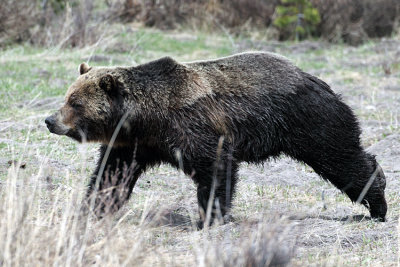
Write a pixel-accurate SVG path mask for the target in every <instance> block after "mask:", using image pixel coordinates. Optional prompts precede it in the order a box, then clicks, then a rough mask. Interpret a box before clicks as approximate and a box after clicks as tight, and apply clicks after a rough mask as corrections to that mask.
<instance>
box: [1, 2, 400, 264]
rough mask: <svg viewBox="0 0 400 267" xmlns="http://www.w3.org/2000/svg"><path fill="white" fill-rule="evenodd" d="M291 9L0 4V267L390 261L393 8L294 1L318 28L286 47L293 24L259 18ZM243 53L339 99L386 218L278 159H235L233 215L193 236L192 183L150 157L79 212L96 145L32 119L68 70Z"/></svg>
mask: <svg viewBox="0 0 400 267" xmlns="http://www.w3.org/2000/svg"><path fill="white" fill-rule="evenodd" d="M300 2H302V1H297V2H296V1H291V2H290V3H288V2H286V3H285V2H280V1H257V0H254V1H250V0H233V1H223V0H213V1H211V0H210V1H205V0H204V1H191V0H188V1H183V0H182V1H179V0H157V1H138V0H115V1H114V0H109V1H100V0H98V1H89V0H83V1H62V0H47V1H46V0H41V1H27V0H22V1H11V0H2V1H1V2H0V44H1V48H0V65H1V68H0V266H18V265H20V266H31V265H45V266H47V265H54V266H58V265H62V266H88V265H101V266H118V265H126V266H188V265H192V266H273V265H281V266H285V265H288V266H396V265H398V264H399V263H400V262H399V245H398V244H399V243H398V240H399V239H398V237H399V234H400V230H399V220H398V218H399V212H400V206H399V202H400V194H399V192H400V182H399V181H400V179H399V178H400V177H399V174H400V164H399V162H400V154H399V151H400V127H399V121H400V86H399V85H400V35H399V27H398V19H399V13H398V10H399V3H398V1H396V0H375V1H373V0H364V1H361V0H360V1H358V0H321V1H317V0H310V1H305V2H307V3H311V4H312V6H311V7H312V8H316V9H317V10H318V14H319V17H320V21H319V22H318V23H316V24H315V25H314V26H313V28H312V30H311V31H310V34H309V35H306V36H303V37H302V38H306V40H304V41H303V42H296V41H294V39H295V32H293V31H291V30H290V29H289V28H291V27H294V26H293V25H297V22H296V24H291V25H290V26H288V27H286V28H285V27H284V28H285V30H283V29H280V28H279V27H277V26H274V22H275V23H276V21H277V20H279V18H280V15H279V14H278V13H279V12H277V7H279V6H281V7H290V6H293V3H295V4H296V3H300ZM315 21H317V20H315ZM305 22H306V21H304V23H303V24H302V25H304V27H309V26H307V24H306V23H305ZM286 30H287V31H288V33H286V32H285V31H286ZM293 34H294V35H293ZM281 36H283V37H281ZM286 38H288V39H289V40H288V41H285V42H279V41H278V40H279V39H286ZM302 38H299V39H302ZM347 43H350V44H358V46H357V47H353V46H349V45H347ZM249 50H262V51H271V52H276V53H280V54H282V55H285V56H286V57H288V58H289V59H290V60H291V61H293V62H294V63H295V64H296V65H298V66H299V67H301V68H302V69H303V70H305V71H307V72H310V73H312V74H314V75H316V76H318V77H320V78H322V79H323V80H325V81H326V82H327V83H329V84H330V85H331V86H332V89H333V90H334V91H335V92H337V93H340V94H341V95H342V98H343V100H344V101H345V102H346V103H348V104H349V105H350V106H351V107H352V108H353V110H354V111H355V113H356V114H357V116H358V117H359V120H360V122H361V126H362V130H363V135H362V142H363V145H364V146H365V147H366V148H367V149H368V151H370V152H371V153H374V154H377V159H378V161H379V163H380V165H381V166H382V167H383V169H384V171H385V173H386V177H387V191H386V192H387V193H386V196H387V200H388V205H389V212H388V216H387V219H388V221H387V222H386V223H377V222H375V221H372V220H370V219H369V218H368V217H364V215H368V211H367V210H366V209H365V208H363V207H361V206H358V205H353V204H352V203H351V202H350V201H349V200H348V199H347V198H346V197H345V196H344V195H343V194H341V193H340V192H339V191H338V190H336V189H335V188H334V187H333V186H332V185H330V184H328V183H326V182H325V181H322V180H321V179H320V178H319V177H318V176H317V175H316V174H315V173H314V172H313V171H312V169H310V168H309V167H308V166H305V165H304V164H301V163H298V162H294V161H292V160H291V159H289V158H286V157H281V158H279V159H277V160H272V161H270V162H266V163H265V164H263V165H259V166H253V165H246V164H243V165H242V166H241V171H240V182H239V185H238V193H237V195H236V198H235V203H234V208H233V210H232V216H233V220H232V222H229V223H226V224H225V225H216V226H213V227H211V228H209V229H205V230H202V231H198V230H197V229H196V227H195V221H196V220H197V219H198V215H197V211H196V208H197V203H196V197H195V195H196V192H195V187H194V185H193V184H192V182H191V180H190V179H189V178H187V177H185V176H184V175H183V174H182V173H181V172H178V171H176V170H174V169H171V168H170V167H168V166H164V165H163V166H160V167H158V168H154V169H152V170H150V171H149V172H148V173H146V175H145V176H143V177H141V179H140V180H139V181H138V184H137V186H136V187H135V189H134V191H133V194H132V197H131V200H130V201H129V203H127V205H125V206H124V207H123V209H122V210H121V211H120V212H119V213H117V214H116V215H115V216H110V217H107V218H105V219H104V220H101V221H97V220H95V219H93V218H91V217H90V218H89V219H88V221H87V222H82V221H80V220H79V218H78V217H77V216H76V213H77V211H78V210H79V206H80V199H81V198H82V196H83V195H84V192H85V185H86V184H87V178H88V177H89V175H90V173H91V170H92V169H93V166H94V162H95V160H96V157H97V147H98V146H97V145H95V144H83V145H78V144H76V143H75V142H73V141H72V140H70V139H68V138H66V137H60V136H55V135H52V134H50V133H49V132H48V131H47V129H46V126H45V124H44V119H45V117H46V116H48V115H49V114H50V113H51V112H53V111H54V110H55V109H57V108H59V106H60V105H61V104H62V102H63V95H64V94H65V92H66V89H67V87H68V86H69V85H70V84H71V83H72V82H73V81H74V80H75V79H76V77H77V75H78V71H77V68H78V65H79V64H80V63H81V62H83V61H85V62H89V64H90V65H95V66H100V65H103V66H114V65H137V64H140V63H144V62H147V61H149V60H153V59H157V58H159V57H161V56H166V55H169V56H172V57H174V58H176V59H177V60H178V61H190V60H198V59H208V58H215V57H220V56H227V55H230V54H233V53H237V52H242V51H249Z"/></svg>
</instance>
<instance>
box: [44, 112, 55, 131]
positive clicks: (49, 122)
mask: <svg viewBox="0 0 400 267" xmlns="http://www.w3.org/2000/svg"><path fill="white" fill-rule="evenodd" d="M55 121H56V120H55V119H54V116H49V117H47V118H46V119H45V120H44V122H45V123H46V126H47V129H49V131H50V132H51V133H52V132H53V129H54V124H55Z"/></svg>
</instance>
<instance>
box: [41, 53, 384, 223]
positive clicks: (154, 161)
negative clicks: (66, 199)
mask: <svg viewBox="0 0 400 267" xmlns="http://www.w3.org/2000/svg"><path fill="white" fill-rule="evenodd" d="M79 71H80V76H79V77H78V79H77V80H76V81H75V82H74V83H73V84H72V85H71V86H70V87H69V89H68V91H67V94H66V97H65V103H64V106H63V107H62V108H61V109H60V110H59V111H57V112H56V113H55V114H54V115H52V116H50V117H48V118H46V121H45V122H46V124H47V127H48V129H49V130H50V132H52V133H55V134H59V135H66V136H69V137H71V138H73V139H75V140H77V141H78V142H99V143H101V146H100V157H99V159H98V162H97V167H96V169H95V171H94V173H93V175H92V176H91V178H90V184H89V187H88V193H87V200H89V199H90V200H91V202H90V201H89V202H90V203H92V205H91V208H92V209H94V211H95V213H96V214H97V215H98V216H100V217H101V216H103V215H104V214H105V213H107V212H114V211H116V210H118V209H119V208H120V207H121V205H122V204H123V203H124V202H125V201H126V200H127V199H128V198H129V196H130V194H131V192H132V189H133V187H134V185H135V183H136V181H137V179H138V178H139V176H140V175H141V174H142V173H143V172H144V171H146V170H147V169H149V168H150V167H152V166H155V165H158V164H161V163H168V164H170V165H172V166H175V167H176V168H181V169H182V170H183V171H184V173H185V174H187V175H188V176H190V177H191V178H192V179H193V181H194V182H195V183H196V185H197V200H198V205H199V211H200V216H201V221H200V222H204V220H206V219H207V220H208V221H207V222H208V223H211V222H212V221H213V220H214V219H221V218H224V215H226V214H227V212H228V211H229V209H230V208H231V202H232V196H233V195H234V192H235V186H236V182H237V171H238V167H239V163H240V162H249V163H261V162H263V161H265V160H267V159H268V158H271V157H277V156H279V155H281V154H284V155H287V156H290V157H292V158H293V159H296V160H298V161H300V162H304V163H305V164H307V165H309V166H311V167H312V168H313V169H314V171H315V172H316V173H317V174H319V175H320V176H321V177H322V178H324V179H325V180H328V181H330V182H331V183H332V184H333V185H335V186H336V187H337V188H338V189H339V190H341V191H342V192H343V193H345V194H346V195H347V196H348V197H349V198H350V199H351V200H352V201H353V202H357V203H362V204H363V205H365V206H366V207H367V208H368V209H369V211H370V214H371V217H372V218H376V219H378V220H379V221H384V220H385V215H386V211H387V205H386V201H385V193H384V190H385V186H386V181H385V176H384V173H383V171H382V169H381V168H380V166H379V164H378V163H377V161H376V160H375V157H374V156H373V155H370V154H368V153H367V152H365V151H364V149H363V148H362V146H361V144H360V133H361V131H360V127H359V124H358V121H357V119H356V117H355V115H354V114H353V112H352V110H351V109H350V108H349V107H348V106H347V105H346V104H345V103H343V101H342V100H341V99H340V97H339V96H338V95H337V94H335V93H334V92H333V91H332V90H331V89H330V87H329V86H328V85H327V84H326V83H325V82H323V81H321V80H320V79H318V78H316V77H314V76H312V75H310V74H308V73H305V72H303V71H301V70H300V69H299V68H297V67H296V66H294V65H293V64H291V63H290V62H289V61H288V60H287V59H286V58H284V57H283V56H279V55H276V54H273V53H261V52H260V53H242V54H237V55H233V56H229V57H224V58H219V59H215V60H210V61H196V62H190V63H178V62H177V61H175V60H174V59H172V58H170V57H164V58H161V59H158V60H155V61H152V62H149V63H146V64H142V65H138V66H135V67H89V66H88V65H87V64H85V63H82V64H81V65H80V66H79ZM293 179H295V177H293ZM89 202H88V203H89Z"/></svg>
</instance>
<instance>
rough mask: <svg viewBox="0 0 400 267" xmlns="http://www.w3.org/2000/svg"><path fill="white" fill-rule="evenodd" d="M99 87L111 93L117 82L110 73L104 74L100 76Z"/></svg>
mask: <svg viewBox="0 0 400 267" xmlns="http://www.w3.org/2000/svg"><path fill="white" fill-rule="evenodd" d="M99 87H100V88H101V89H103V90H104V91H106V92H108V93H111V92H113V91H114V90H115V89H116V88H117V82H116V81H115V79H114V77H113V76H112V75H111V74H106V75H104V76H102V77H101V78H100V80H99Z"/></svg>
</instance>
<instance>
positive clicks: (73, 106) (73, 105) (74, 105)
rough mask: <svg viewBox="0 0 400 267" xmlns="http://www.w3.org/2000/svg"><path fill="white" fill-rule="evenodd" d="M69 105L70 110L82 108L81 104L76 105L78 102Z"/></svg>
mask: <svg viewBox="0 0 400 267" xmlns="http://www.w3.org/2000/svg"><path fill="white" fill-rule="evenodd" d="M69 105H70V106H71V107H72V108H81V107H82V104H81V103H78V102H72V103H69Z"/></svg>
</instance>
